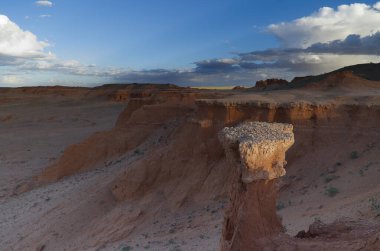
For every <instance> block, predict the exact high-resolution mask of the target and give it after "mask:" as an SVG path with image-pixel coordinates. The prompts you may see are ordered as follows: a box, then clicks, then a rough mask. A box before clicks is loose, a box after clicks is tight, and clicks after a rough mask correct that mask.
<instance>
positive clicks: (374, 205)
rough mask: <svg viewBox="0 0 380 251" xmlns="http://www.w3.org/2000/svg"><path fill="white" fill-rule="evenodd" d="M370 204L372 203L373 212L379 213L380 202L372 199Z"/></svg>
mask: <svg viewBox="0 0 380 251" xmlns="http://www.w3.org/2000/svg"><path fill="white" fill-rule="evenodd" d="M369 203H371V210H372V211H374V212H376V213H379V211H380V201H379V200H377V199H375V198H373V197H372V198H370V199H369Z"/></svg>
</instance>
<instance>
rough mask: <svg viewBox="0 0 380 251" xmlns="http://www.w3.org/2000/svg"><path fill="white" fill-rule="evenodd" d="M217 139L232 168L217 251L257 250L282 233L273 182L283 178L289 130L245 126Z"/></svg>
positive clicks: (290, 139)
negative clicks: (227, 206) (229, 189)
mask: <svg viewBox="0 0 380 251" xmlns="http://www.w3.org/2000/svg"><path fill="white" fill-rule="evenodd" d="M219 139H220V141H221V142H222V144H223V146H224V148H225V151H226V155H227V158H228V159H229V161H230V163H231V164H232V166H233V168H234V175H233V177H232V179H234V180H233V181H232V182H231V183H232V188H231V192H230V205H229V209H228V210H227V212H226V215H225V222H224V227H223V233H222V240H221V242H222V243H221V249H222V250H258V247H259V246H261V245H260V242H261V241H265V238H268V237H270V236H272V235H274V234H276V233H280V232H281V231H282V226H281V223H280V221H279V219H278V218H277V215H276V210H275V208H276V207H275V203H276V198H277V190H278V189H277V186H276V185H277V183H276V180H277V178H279V177H281V176H283V175H285V169H284V168H283V167H284V165H285V164H286V162H285V152H286V151H287V150H288V149H289V148H290V147H291V146H292V145H293V143H294V135H293V126H292V125H290V124H280V123H266V122H246V123H242V124H240V125H238V126H237V127H226V128H224V129H223V130H222V131H221V132H220V134H219Z"/></svg>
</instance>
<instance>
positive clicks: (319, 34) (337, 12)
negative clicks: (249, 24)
mask: <svg viewBox="0 0 380 251" xmlns="http://www.w3.org/2000/svg"><path fill="white" fill-rule="evenodd" d="M379 7H380V2H378V3H376V4H375V5H373V6H371V5H367V4H361V3H354V4H350V5H340V6H338V8H337V9H333V8H330V7H323V8H320V9H319V10H318V11H317V12H315V13H313V14H311V15H310V16H305V17H302V18H298V19H295V20H293V21H291V22H282V23H279V24H272V25H270V26H269V27H268V31H269V32H270V33H272V34H274V35H275V36H276V37H277V38H278V39H279V40H280V41H281V43H282V46H284V47H288V48H294V47H295V48H299V47H300V48H306V47H309V46H311V45H312V44H315V43H327V42H330V41H333V40H339V39H344V38H346V37H347V36H349V35H351V34H356V35H360V36H368V35H370V34H373V33H375V32H377V31H379V30H380V27H379V23H380V11H379Z"/></svg>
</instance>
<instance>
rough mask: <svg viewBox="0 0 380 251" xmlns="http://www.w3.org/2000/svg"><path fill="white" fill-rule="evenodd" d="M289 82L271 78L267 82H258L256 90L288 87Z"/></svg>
mask: <svg viewBox="0 0 380 251" xmlns="http://www.w3.org/2000/svg"><path fill="white" fill-rule="evenodd" d="M288 84H289V82H288V81H287V80H285V79H277V78H270V79H266V80H259V81H257V82H256V86H255V87H256V88H259V89H267V88H271V89H273V88H278V87H281V86H286V85H288Z"/></svg>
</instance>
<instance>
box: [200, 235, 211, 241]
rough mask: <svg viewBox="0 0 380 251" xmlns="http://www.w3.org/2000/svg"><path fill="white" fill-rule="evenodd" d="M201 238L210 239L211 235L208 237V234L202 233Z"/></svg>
mask: <svg viewBox="0 0 380 251" xmlns="http://www.w3.org/2000/svg"><path fill="white" fill-rule="evenodd" d="M199 238H201V239H202V240H204V239H210V237H208V236H206V235H203V234H201V235H200V236H199Z"/></svg>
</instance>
